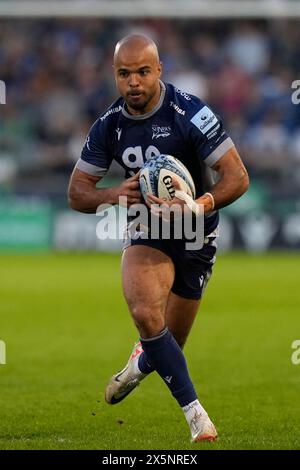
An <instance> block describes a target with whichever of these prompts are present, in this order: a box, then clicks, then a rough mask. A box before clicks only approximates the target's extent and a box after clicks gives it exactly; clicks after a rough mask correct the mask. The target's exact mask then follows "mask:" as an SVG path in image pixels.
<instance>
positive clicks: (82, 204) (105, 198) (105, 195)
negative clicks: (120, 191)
mask: <svg viewBox="0 0 300 470" xmlns="http://www.w3.org/2000/svg"><path fill="white" fill-rule="evenodd" d="M68 199H69V205H70V207H71V208H72V209H74V210H76V211H79V212H84V213H86V214H93V213H95V212H96V211H97V208H98V207H99V206H100V204H117V203H118V195H117V188H101V189H98V188H91V187H90V186H88V185H84V184H77V185H76V186H75V187H71V188H70V189H69V192H68Z"/></svg>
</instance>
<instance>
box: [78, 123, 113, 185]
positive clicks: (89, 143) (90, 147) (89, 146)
mask: <svg viewBox="0 0 300 470" xmlns="http://www.w3.org/2000/svg"><path fill="white" fill-rule="evenodd" d="M107 141H108V135H107V129H106V128H105V127H104V124H103V122H101V120H99V119H98V120H97V121H96V122H95V123H94V124H93V125H92V127H91V129H90V131H89V134H88V136H87V139H86V141H85V144H84V147H83V149H82V152H81V156H80V158H79V160H78V161H77V163H76V166H75V168H76V169H78V170H80V171H82V172H83V173H87V174H89V175H92V176H95V177H103V176H104V175H105V174H106V172H107V171H108V169H109V167H110V164H111V160H112V155H111V151H110V149H109V146H108V143H107Z"/></svg>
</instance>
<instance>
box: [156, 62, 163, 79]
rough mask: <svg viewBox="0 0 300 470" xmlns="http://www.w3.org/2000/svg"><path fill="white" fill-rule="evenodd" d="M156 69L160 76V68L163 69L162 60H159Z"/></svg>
mask: <svg viewBox="0 0 300 470" xmlns="http://www.w3.org/2000/svg"><path fill="white" fill-rule="evenodd" d="M157 70H158V73H159V77H161V74H162V70H163V63H162V62H159V64H158V67H157Z"/></svg>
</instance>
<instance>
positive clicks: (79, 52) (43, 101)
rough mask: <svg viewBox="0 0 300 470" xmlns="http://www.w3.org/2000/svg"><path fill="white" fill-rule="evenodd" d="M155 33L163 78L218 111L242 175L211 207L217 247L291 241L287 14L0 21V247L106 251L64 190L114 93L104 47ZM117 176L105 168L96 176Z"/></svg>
mask: <svg viewBox="0 0 300 470" xmlns="http://www.w3.org/2000/svg"><path fill="white" fill-rule="evenodd" d="M136 31H139V32H143V33H145V34H148V35H149V36H151V37H152V38H153V39H154V40H155V41H157V43H158V46H159V50H160V55H161V60H162V62H163V66H164V73H163V79H164V81H167V82H168V81H170V82H172V83H174V84H175V85H176V86H177V87H178V88H180V89H183V90H184V91H187V92H190V93H192V94H195V95H198V96H199V97H201V98H202V99H203V100H204V101H207V102H208V103H209V104H210V105H211V106H212V107H213V108H214V110H215V111H216V112H217V113H218V114H219V115H220V116H221V117H222V118H223V119H224V121H225V126H226V128H227V130H228V132H229V133H230V134H231V136H232V138H233V140H234V141H235V143H236V145H237V147H238V150H239V152H240V154H241V156H242V158H243V160H244V162H245V165H246V166H247V169H248V171H249V174H250V178H251V188H250V190H249V192H248V193H247V194H246V195H245V196H244V197H243V198H242V199H241V200H240V201H238V202H236V203H235V204H233V205H232V206H230V207H229V208H226V209H224V211H222V228H223V236H222V239H221V247H222V248H223V249H231V248H235V247H238V248H246V249H248V250H256V251H257V250H265V249H269V248H279V247H282V248H294V249H299V247H300V196H299V187H300V105H296V104H293V102H292V93H293V91H294V90H293V89H292V83H293V82H294V81H295V80H297V79H300V21H299V20H298V19H247V18H244V19H226V20H224V19H223V20H222V19H199V18H198V19H184V20H183V19H182V20H178V19H157V18H152V19H149V18H148V19H136V20H130V19H128V18H123V19H122V18H116V19H109V18H105V19H101V18H96V19H88V18H82V19H79V18H76V19H47V18H37V19H25V18H23V19H20V18H2V19H1V18H0V80H3V81H4V82H5V84H6V92H7V95H6V104H3V105H0V201H1V202H0V249H2V250H7V249H22V250H23V249H45V248H46V249H47V248H48V247H54V248H57V249H80V250H81V249H114V248H118V247H119V244H118V243H116V244H114V243H112V244H110V243H109V242H107V243H103V241H102V242H100V241H99V240H97V239H96V236H95V217H93V216H81V215H77V214H75V213H72V212H71V211H70V210H69V209H68V207H67V200H66V189H67V184H68V179H69V177H70V173H71V171H72V169H73V167H74V164H75V163H76V161H77V159H78V158H79V156H80V153H81V148H82V146H83V143H84V141H85V138H86V135H87V132H88V129H89V127H90V126H91V124H92V123H93V121H94V120H95V119H97V117H98V116H99V115H100V114H102V112H103V111H104V110H105V108H106V107H107V106H109V105H110V104H111V102H112V101H113V100H114V99H116V97H117V92H116V89H115V84H114V79H113V72H112V54H113V49H114V45H115V43H116V42H117V41H118V40H119V39H120V38H121V37H122V36H124V35H126V34H128V33H130V32H136ZM122 177H123V172H122V170H121V168H118V167H117V166H116V165H113V167H112V168H111V170H110V172H109V175H108V176H106V178H105V181H104V184H106V185H110V184H117V183H118V181H119V180H120V178H122ZM96 222H97V221H96Z"/></svg>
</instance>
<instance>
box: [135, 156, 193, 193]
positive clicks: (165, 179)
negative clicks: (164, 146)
mask: <svg viewBox="0 0 300 470" xmlns="http://www.w3.org/2000/svg"><path fill="white" fill-rule="evenodd" d="M172 177H175V178H176V180H177V181H178V183H179V185H180V189H181V191H184V192H186V193H187V194H188V195H189V196H191V197H192V198H193V199H195V197H196V191H195V185H194V181H193V178H192V176H191V174H190V172H189V171H188V169H187V168H186V167H185V166H184V164H183V163H182V162H181V161H180V160H178V159H177V158H175V157H172V156H171V155H164V154H162V155H156V156H153V157H151V158H149V160H146V162H145V163H144V165H143V166H142V168H141V172H140V177H139V181H140V189H141V193H142V195H143V198H144V199H145V201H146V200H147V194H151V195H153V196H156V197H159V198H161V199H163V200H164V201H170V200H171V199H173V197H174V195H175V188H174V186H173V184H172Z"/></svg>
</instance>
